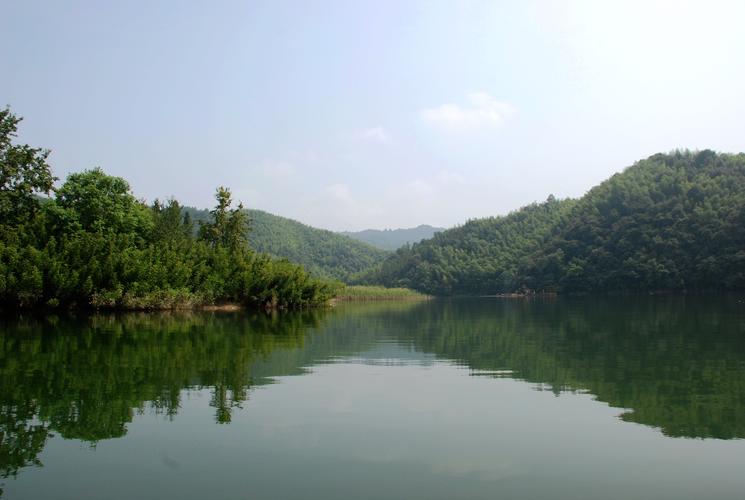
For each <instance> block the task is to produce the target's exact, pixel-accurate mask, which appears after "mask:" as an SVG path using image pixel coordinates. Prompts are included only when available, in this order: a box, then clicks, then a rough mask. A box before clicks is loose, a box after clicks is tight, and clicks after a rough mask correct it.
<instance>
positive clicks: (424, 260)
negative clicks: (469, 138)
mask: <svg viewBox="0 0 745 500" xmlns="http://www.w3.org/2000/svg"><path fill="white" fill-rule="evenodd" d="M361 281H363V282H369V283H375V284H382V285H386V286H406V287H410V288H414V289H416V290H419V291H423V292H426V293H433V294H438V295H453V294H464V295H469V294H491V293H503V292H512V291H518V290H525V289H532V290H548V291H560V292H590V291H619V290H638V291H640V290H659V289H666V290H686V289H743V288H745V154H742V153H740V154H718V153H715V152H713V151H710V150H704V151H698V152H690V151H674V152H672V153H669V154H656V155H653V156H651V157H649V158H647V159H645V160H641V161H639V162H637V163H635V164H634V165H633V166H631V167H628V168H627V169H625V170H624V171H623V172H621V173H619V174H616V175H614V176H612V177H611V178H609V179H608V180H606V181H605V182H603V183H601V184H599V185H598V186H596V187H594V188H593V189H591V190H590V191H589V192H588V193H587V194H586V195H584V196H583V197H582V198H580V199H578V200H561V201H560V200H556V199H554V198H553V196H551V197H549V199H548V200H547V201H546V202H544V203H541V204H535V203H534V204H532V205H529V206H527V207H523V208H521V209H520V210H517V211H515V212H512V213H510V214H508V215H506V216H501V217H490V218H486V219H476V220H471V221H468V222H467V223H466V224H464V225H463V226H460V227H456V228H453V229H449V230H446V231H443V232H442V233H438V234H436V235H435V236H434V237H433V238H432V239H429V240H425V241H422V242H421V243H418V244H415V245H413V246H412V247H411V248H406V247H405V248H402V249H399V250H398V251H397V252H396V253H395V254H393V255H392V256H390V257H389V258H388V259H386V261H385V262H383V263H382V264H381V265H380V266H379V267H378V268H376V269H374V270H371V271H369V272H367V273H366V274H365V275H364V277H363V279H362V280H361Z"/></svg>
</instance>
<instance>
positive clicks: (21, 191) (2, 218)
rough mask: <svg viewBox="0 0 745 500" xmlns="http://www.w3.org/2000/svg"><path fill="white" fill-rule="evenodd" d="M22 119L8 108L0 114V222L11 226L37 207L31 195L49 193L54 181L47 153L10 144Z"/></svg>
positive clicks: (26, 216) (25, 217)
mask: <svg viewBox="0 0 745 500" xmlns="http://www.w3.org/2000/svg"><path fill="white" fill-rule="evenodd" d="M21 120H22V118H19V117H17V116H15V115H14V114H13V113H11V112H10V109H9V108H6V109H4V110H2V111H0V223H4V224H12V225H15V224H18V223H20V222H22V221H24V220H27V219H28V218H29V217H31V216H33V214H34V213H35V212H36V209H37V208H38V205H39V202H38V200H37V199H36V198H35V196H34V195H35V194H36V193H46V194H49V192H50V191H51V190H52V188H53V184H54V181H55V180H56V178H55V177H54V176H52V172H51V167H50V166H49V164H48V163H47V157H48V156H49V151H48V150H46V149H40V148H32V147H31V146H29V145H28V144H24V145H13V144H12V140H13V138H14V137H16V131H17V130H18V123H19V122H20V121H21Z"/></svg>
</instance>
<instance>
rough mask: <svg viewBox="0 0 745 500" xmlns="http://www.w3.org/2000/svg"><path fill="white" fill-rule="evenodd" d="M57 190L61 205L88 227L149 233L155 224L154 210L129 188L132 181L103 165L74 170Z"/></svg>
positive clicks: (92, 229)
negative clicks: (74, 172)
mask: <svg viewBox="0 0 745 500" xmlns="http://www.w3.org/2000/svg"><path fill="white" fill-rule="evenodd" d="M56 194H57V203H58V205H59V206H60V207H62V208H63V209H66V210H69V211H70V212H72V214H73V215H74V217H75V218H76V219H77V222H79V223H80V226H81V227H82V229H84V230H85V231H90V232H96V233H104V232H109V233H115V234H122V233H124V234H130V233H135V234H137V235H140V236H145V235H146V234H147V232H148V231H149V230H150V228H151V227H152V217H151V214H150V213H149V211H148V209H147V207H146V206H145V205H144V204H142V203H141V202H139V201H138V200H137V199H136V198H135V197H134V196H133V195H132V194H131V193H130V192H129V183H128V182H127V181H125V180H124V179H122V178H121V177H114V176H111V175H107V174H106V173H104V171H103V170H101V169H100V168H96V169H93V170H87V171H84V172H81V173H77V174H71V175H70V176H69V177H68V178H67V180H66V181H65V183H64V184H63V185H62V187H61V188H59V189H58V190H57V193H56Z"/></svg>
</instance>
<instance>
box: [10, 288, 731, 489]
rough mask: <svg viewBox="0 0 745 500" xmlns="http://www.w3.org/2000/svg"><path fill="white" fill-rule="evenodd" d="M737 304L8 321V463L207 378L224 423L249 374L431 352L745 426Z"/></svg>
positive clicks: (642, 414)
mask: <svg viewBox="0 0 745 500" xmlns="http://www.w3.org/2000/svg"><path fill="white" fill-rule="evenodd" d="M743 314H744V311H743V305H742V303H739V302H738V301H737V299H733V298H726V297H725V298H723V297H721V296H717V297H690V298H687V297H651V298H650V297H644V298H613V299H596V298H582V299H569V298H562V299H559V300H555V301H540V300H535V301H520V300H518V301H509V300H494V299H484V300H477V299H469V300H462V301H457V300H456V301H439V300H435V301H427V302H421V303H420V302H417V303H405V304H400V303H393V304H381V303H374V304H365V305H348V306H340V307H339V308H337V309H336V310H333V311H320V312H313V313H309V312H306V313H292V314H282V315H275V316H267V315H263V314H258V315H248V314H208V313H198V314H196V313H195V314H192V313H184V314H146V315H145V314H142V315H138V314H128V315H122V316H93V317H90V318H84V319H81V320H77V321H76V320H70V319H67V320H53V319H45V320H32V319H28V320H23V319H21V320H17V321H12V322H5V323H2V322H0V332H2V333H1V334H0V476H7V475H12V474H15V473H16V472H17V471H18V469H19V468H21V467H24V466H26V465H31V464H34V463H38V459H37V457H38V455H39V453H40V452H41V450H42V449H43V447H44V445H45V443H46V440H47V439H48V437H49V436H50V435H51V433H53V432H55V433H59V434H60V435H61V436H63V437H65V438H75V439H81V440H85V441H90V442H95V441H97V440H101V439H107V438H114V437H120V436H123V435H124V434H126V426H127V424H128V423H129V422H131V420H132V418H133V415H134V413H135V412H136V411H140V410H145V409H152V410H155V411H158V412H162V413H164V414H166V415H170V416H175V415H176V413H177V412H178V409H179V405H180V398H181V395H182V391H183V390H184V389H208V390H210V391H211V393H212V399H211V405H212V406H214V407H215V419H216V421H217V422H229V421H230V419H231V411H232V409H233V408H234V407H235V406H238V405H241V404H242V403H243V402H245V401H246V399H247V398H248V393H249V391H250V389H251V388H252V387H254V386H257V385H261V384H265V383H268V382H270V381H271V379H272V377H277V376H283V375H294V374H301V373H304V372H305V370H306V368H307V367H310V366H312V365H315V364H319V363H325V362H333V361H334V360H337V359H339V358H354V359H356V360H359V361H361V362H378V361H380V360H383V361H384V362H388V361H392V362H398V361H401V362H411V361H417V362H425V363H429V362H431V360H432V357H431V356H432V355H434V356H436V357H438V358H442V359H447V360H454V361H455V362H458V363H461V364H463V365H465V366H468V367H469V368H471V369H472V370H474V371H476V372H479V373H495V372H497V373H499V374H501V375H500V376H504V374H505V373H509V374H510V375H509V376H511V377H514V378H518V379H522V380H525V381H528V382H531V383H536V384H540V386H541V387H550V388H551V389H552V390H553V391H555V392H556V393H560V392H562V391H573V390H583V391H589V392H591V393H593V394H595V395H596V397H597V399H599V400H601V401H605V402H607V403H608V404H610V405H612V406H615V407H620V408H628V409H629V411H628V412H627V413H625V414H624V415H623V416H622V418H623V419H624V420H626V421H629V422H636V423H640V424H644V425H649V426H653V427H658V428H660V429H661V430H662V432H663V433H665V434H666V435H668V436H684V437H696V438H707V437H715V438H720V439H729V438H745V322H743V321H742V318H743ZM424 353H427V355H426V356H425V355H424Z"/></svg>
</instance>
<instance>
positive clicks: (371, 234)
mask: <svg viewBox="0 0 745 500" xmlns="http://www.w3.org/2000/svg"><path fill="white" fill-rule="evenodd" d="M444 230H445V228H442V227H432V226H428V225H426V224H422V225H420V226H417V227H411V228H407V229H365V230H363V231H343V232H342V233H341V234H343V235H344V236H349V237H350V238H353V239H355V240H359V241H364V242H365V243H367V244H369V245H372V246H374V247H377V248H382V249H383V250H389V251H394V250H398V249H399V248H401V247H402V246H404V245H411V244H413V243H419V242H420V241H422V240H426V239H429V238H431V237H432V236H434V235H435V234H436V233H439V232H441V231H444Z"/></svg>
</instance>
